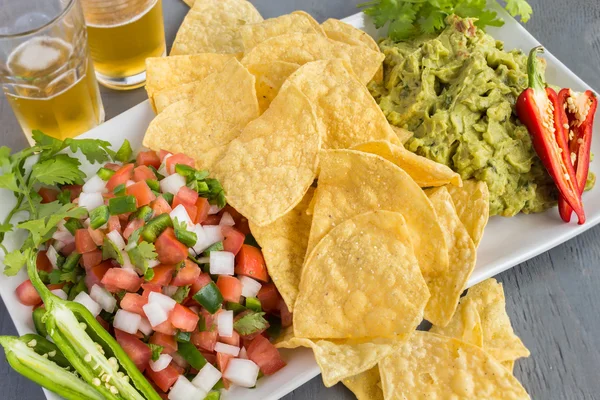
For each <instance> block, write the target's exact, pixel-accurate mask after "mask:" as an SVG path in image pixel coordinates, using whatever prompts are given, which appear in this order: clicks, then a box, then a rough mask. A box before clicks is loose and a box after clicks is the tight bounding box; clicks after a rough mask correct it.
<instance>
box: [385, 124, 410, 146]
mask: <svg viewBox="0 0 600 400" xmlns="http://www.w3.org/2000/svg"><path fill="white" fill-rule="evenodd" d="M390 127H391V128H392V130H393V131H394V133H395V134H396V136H398V139H399V140H400V142H401V143H402V144H404V143H406V142H407V141H408V139H410V138H411V137H413V135H414V133H412V132H411V131H409V130H407V129H404V128H399V127H397V126H394V125H390Z"/></svg>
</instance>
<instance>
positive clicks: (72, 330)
mask: <svg viewBox="0 0 600 400" xmlns="http://www.w3.org/2000/svg"><path fill="white" fill-rule="evenodd" d="M35 260H36V253H35V252H34V251H31V252H30V253H29V255H28V257H27V273H28V274H29V278H30V280H31V283H32V284H33V286H34V287H35V288H36V290H37V291H38V293H39V294H40V297H41V298H42V300H43V301H44V306H45V309H46V313H45V315H44V316H43V318H42V319H43V321H44V323H45V324H46V329H47V331H48V333H49V335H50V337H51V338H52V340H53V341H54V343H55V344H56V346H57V347H58V348H59V349H60V351H61V352H62V354H64V356H65V358H66V359H67V360H68V361H69V363H70V364H71V365H72V366H73V368H75V370H76V371H77V372H78V373H79V375H80V376H81V378H82V379H83V380H84V381H85V382H87V383H88V384H89V385H91V386H92V387H93V388H94V389H95V390H96V391H98V392H99V393H100V394H101V395H102V396H104V398H106V399H108V400H122V399H126V400H144V399H148V400H159V399H160V396H159V395H158V393H156V391H155V390H154V388H153V387H152V385H151V384H150V383H149V382H148V381H147V380H146V378H145V377H144V375H142V373H141V372H140V371H139V370H138V369H137V367H136V366H135V364H134V363H133V361H131V359H130V358H129V357H128V356H127V354H126V353H125V351H123V349H122V348H121V346H120V345H119V344H118V343H117V342H116V341H115V339H114V338H113V337H112V336H111V335H110V334H109V333H108V332H107V331H106V330H105V329H104V328H103V327H102V326H101V325H100V323H98V321H96V318H94V316H93V315H92V314H91V313H90V312H89V311H88V309H87V308H85V307H84V306H83V305H81V304H79V303H75V302H72V301H66V300H62V299H60V298H59V297H57V296H55V295H54V294H52V293H51V292H50V291H49V290H48V288H46V286H45V285H44V284H43V282H42V281H41V279H40V277H39V275H38V272H37V268H36V263H35ZM48 376H52V375H51V374H49V375H48ZM58 393H59V394H62V393H61V392H58Z"/></svg>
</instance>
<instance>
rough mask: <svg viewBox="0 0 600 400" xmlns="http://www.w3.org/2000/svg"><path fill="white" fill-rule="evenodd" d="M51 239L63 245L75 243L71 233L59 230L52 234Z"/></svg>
mask: <svg viewBox="0 0 600 400" xmlns="http://www.w3.org/2000/svg"><path fill="white" fill-rule="evenodd" d="M52 239H54V240H57V241H59V242H61V243H62V244H63V245H66V244H69V243H73V242H74V241H75V236H73V235H71V232H69V231H67V230H64V231H61V230H60V229H59V230H57V231H56V232H54V233H53V234H52Z"/></svg>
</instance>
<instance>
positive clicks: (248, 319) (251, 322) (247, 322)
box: [233, 312, 269, 336]
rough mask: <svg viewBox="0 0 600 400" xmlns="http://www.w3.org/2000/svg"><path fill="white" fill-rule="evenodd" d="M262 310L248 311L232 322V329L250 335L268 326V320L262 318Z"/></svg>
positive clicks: (243, 334)
mask: <svg viewBox="0 0 600 400" xmlns="http://www.w3.org/2000/svg"><path fill="white" fill-rule="evenodd" d="M264 315H265V313H264V312H260V313H257V312H250V313H248V314H246V315H244V316H243V317H242V318H240V319H238V320H237V321H235V322H234V323H233V329H235V330H236V332H237V333H239V334H240V335H242V336H246V335H251V334H253V333H255V332H259V331H262V330H264V329H267V328H268V327H269V322H267V320H266V319H264V318H263V316H264Z"/></svg>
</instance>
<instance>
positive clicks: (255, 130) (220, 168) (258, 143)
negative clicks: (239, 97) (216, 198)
mask: <svg viewBox="0 0 600 400" xmlns="http://www.w3.org/2000/svg"><path fill="white" fill-rule="evenodd" d="M320 147H321V134H320V131H319V126H318V121H317V117H316V115H315V112H314V109H313V107H312V105H311V104H310V102H309V100H308V99H307V98H306V96H304V95H303V94H302V93H301V92H300V91H299V90H298V89H296V88H295V87H293V86H290V87H289V88H288V89H286V90H281V91H280V92H279V94H278V95H277V97H275V99H274V100H273V102H272V103H271V106H270V107H269V109H268V110H267V111H265V113H264V114H263V115H261V116H260V117H259V118H258V119H256V120H254V121H252V122H251V123H249V124H248V126H246V128H245V129H244V131H243V132H242V134H241V135H240V136H239V137H238V138H237V139H236V140H234V141H232V142H231V144H230V145H229V148H228V150H227V153H226V154H225V155H224V157H223V158H222V159H221V160H220V161H219V162H218V163H217V165H216V166H215V169H214V174H215V176H216V177H217V178H218V179H219V180H220V181H221V185H222V186H223V188H224V190H225V193H226V195H227V202H228V203H230V204H231V205H232V206H233V207H234V208H235V209H236V210H238V211H239V212H240V213H241V214H242V215H244V216H245V217H246V218H248V220H249V221H250V222H252V223H254V224H256V225H258V226H265V225H268V224H270V223H272V222H274V221H275V220H276V219H277V218H279V217H281V216H283V215H285V214H286V213H288V212H289V211H290V210H292V209H293V208H294V207H295V206H296V205H297V204H298V203H299V202H300V201H301V200H302V198H303V197H304V194H305V193H306V191H307V190H308V188H309V187H310V185H312V183H313V180H314V178H315V176H316V173H317V166H318V159H319V149H320Z"/></svg>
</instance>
